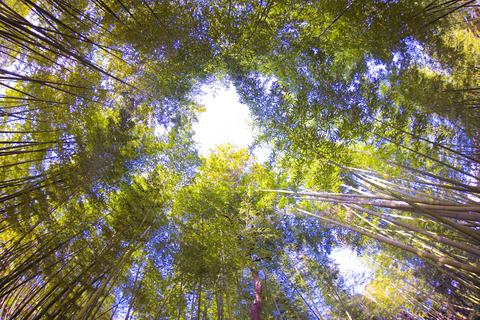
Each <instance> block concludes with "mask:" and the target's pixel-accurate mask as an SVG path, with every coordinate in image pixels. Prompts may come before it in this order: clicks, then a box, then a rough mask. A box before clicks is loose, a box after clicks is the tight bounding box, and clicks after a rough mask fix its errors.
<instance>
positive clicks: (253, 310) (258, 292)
mask: <svg viewBox="0 0 480 320" xmlns="http://www.w3.org/2000/svg"><path fill="white" fill-rule="evenodd" d="M250 270H251V271H252V277H253V282H254V284H255V287H254V288H255V289H254V290H255V301H254V302H253V305H252V306H251V307H250V320H260V313H261V312H262V306H263V302H262V281H261V280H260V277H259V276H258V271H257V270H255V269H250Z"/></svg>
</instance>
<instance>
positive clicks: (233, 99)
mask: <svg viewBox="0 0 480 320" xmlns="http://www.w3.org/2000/svg"><path fill="white" fill-rule="evenodd" d="M238 100H239V97H238V95H237V92H236V91H235V89H234V88H232V87H230V88H228V89H226V88H225V87H221V88H219V89H217V91H216V94H215V95H214V94H213V93H208V94H207V95H205V96H203V97H202V99H201V102H202V104H203V105H204V106H205V107H206V109H207V110H206V111H205V112H204V113H202V114H201V115H200V116H199V122H198V123H197V124H195V125H194V127H193V129H194V130H195V136H194V139H195V141H196V142H197V143H198V144H199V149H200V152H201V154H202V155H204V156H207V155H208V154H209V153H210V150H211V149H214V148H215V146H216V145H221V144H225V143H231V144H232V145H234V146H237V147H241V148H247V147H248V146H249V145H250V144H251V143H252V142H253V130H252V126H251V122H252V120H251V117H250V111H249V110H248V107H247V106H246V105H243V104H241V103H240V102H238ZM254 154H255V156H256V157H257V162H263V161H264V160H266V159H267V157H268V151H267V150H266V149H255V150H254Z"/></svg>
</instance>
